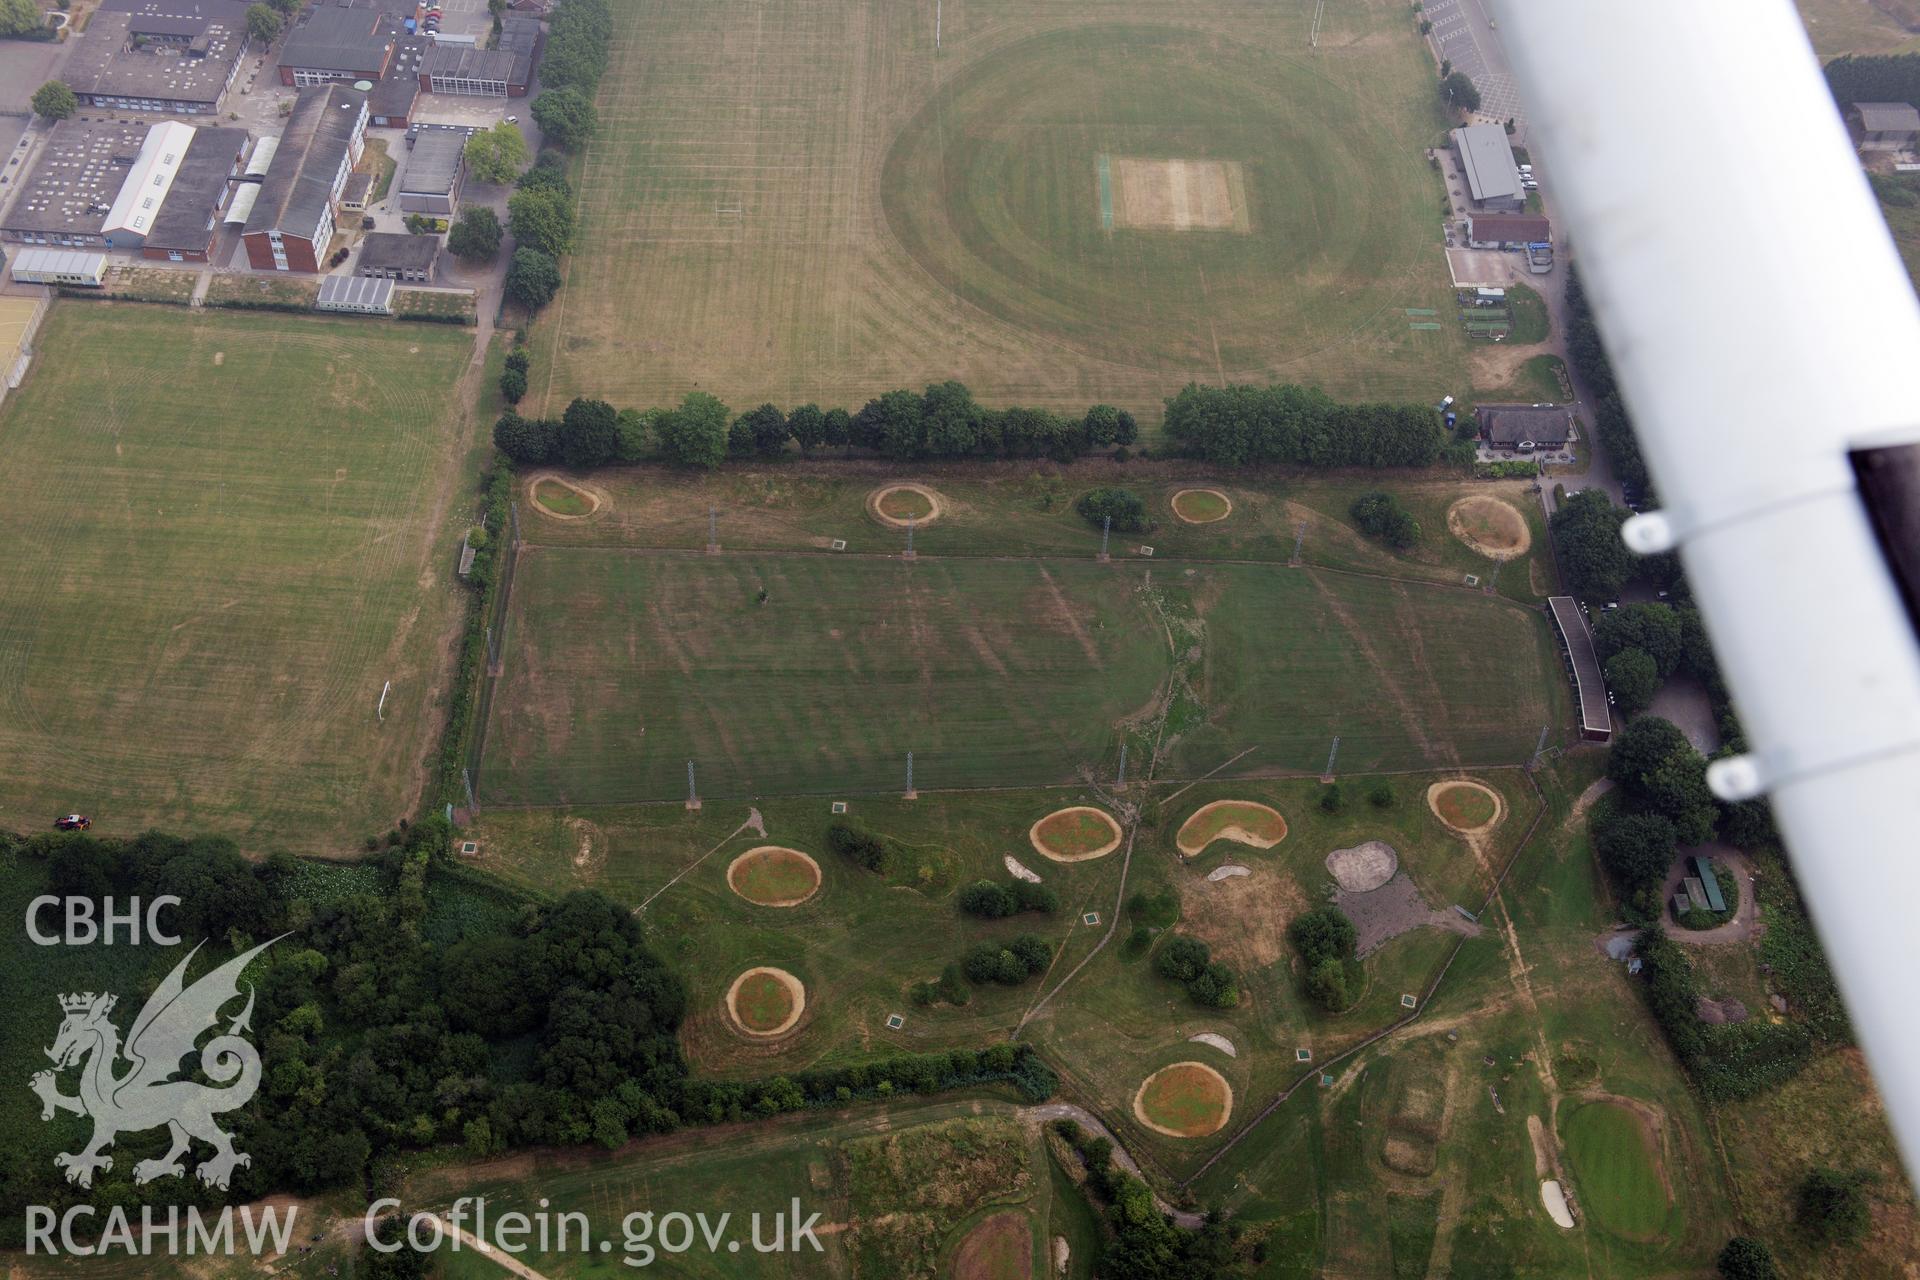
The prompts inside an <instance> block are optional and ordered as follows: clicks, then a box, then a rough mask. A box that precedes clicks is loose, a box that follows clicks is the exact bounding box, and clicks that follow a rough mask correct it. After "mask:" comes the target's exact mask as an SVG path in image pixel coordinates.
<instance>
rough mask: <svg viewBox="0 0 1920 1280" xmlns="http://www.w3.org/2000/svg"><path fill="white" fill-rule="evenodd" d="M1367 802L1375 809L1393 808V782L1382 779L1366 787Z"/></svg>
mask: <svg viewBox="0 0 1920 1280" xmlns="http://www.w3.org/2000/svg"><path fill="white" fill-rule="evenodd" d="M1367 803H1368V804H1370V805H1372V806H1373V807H1374V808H1376V809H1391V808H1393V784H1392V783H1391V782H1387V781H1385V780H1384V779H1383V780H1381V781H1379V782H1376V783H1374V784H1373V786H1371V787H1369V788H1368V789H1367Z"/></svg>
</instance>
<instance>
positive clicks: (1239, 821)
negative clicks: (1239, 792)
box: [1174, 800, 1287, 858]
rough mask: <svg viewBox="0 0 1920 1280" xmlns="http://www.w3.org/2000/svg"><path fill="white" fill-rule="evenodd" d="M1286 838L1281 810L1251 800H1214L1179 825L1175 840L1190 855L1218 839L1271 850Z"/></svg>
mask: <svg viewBox="0 0 1920 1280" xmlns="http://www.w3.org/2000/svg"><path fill="white" fill-rule="evenodd" d="M1286 838H1287V820H1286V819H1285V818H1283V817H1281V816H1280V813H1279V811H1278V810H1276V809H1272V808H1269V807H1268V806H1266V805H1264V804H1259V803H1256V802H1255V801H1252V800H1215V801H1214V802H1213V803H1212V804H1204V805H1201V806H1200V807H1199V808H1198V809H1196V810H1194V811H1193V816H1192V817H1190V818H1188V819H1187V820H1186V821H1185V822H1183V823H1181V824H1180V833H1179V834H1178V835H1177V836H1175V837H1174V843H1175V844H1176V845H1178V846H1179V849H1180V852H1181V853H1182V854H1184V855H1185V856H1187V857H1189V858H1191V857H1193V856H1194V855H1195V854H1197V853H1199V852H1200V851H1201V850H1203V849H1205V848H1206V847H1207V846H1208V845H1210V844H1212V843H1213V842H1214V841H1215V840H1232V841H1233V842H1235V843H1236V844H1244V845H1247V846H1248V847H1250V848H1254V849H1271V848H1273V846H1275V845H1277V844H1279V843H1280V842H1281V841H1282V840H1285V839H1286Z"/></svg>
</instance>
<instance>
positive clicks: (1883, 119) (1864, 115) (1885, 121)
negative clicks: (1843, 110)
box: [1853, 102, 1920, 133]
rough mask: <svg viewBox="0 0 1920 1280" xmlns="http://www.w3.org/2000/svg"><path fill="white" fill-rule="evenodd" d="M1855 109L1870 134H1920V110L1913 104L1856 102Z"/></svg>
mask: <svg viewBox="0 0 1920 1280" xmlns="http://www.w3.org/2000/svg"><path fill="white" fill-rule="evenodd" d="M1853 109H1854V110H1855V111H1858V112H1859V113H1860V127H1861V128H1862V129H1865V130H1866V131H1867V132H1868V133H1916V132H1920V109H1916V108H1915V107H1914V105H1913V104H1912V103H1911V102H1856V103H1854V104H1853Z"/></svg>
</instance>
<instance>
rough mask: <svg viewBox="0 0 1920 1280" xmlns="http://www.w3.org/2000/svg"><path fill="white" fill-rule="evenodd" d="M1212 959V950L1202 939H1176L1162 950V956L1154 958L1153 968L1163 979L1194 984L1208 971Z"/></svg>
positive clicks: (1170, 941)
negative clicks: (1194, 981) (1208, 964)
mask: <svg viewBox="0 0 1920 1280" xmlns="http://www.w3.org/2000/svg"><path fill="white" fill-rule="evenodd" d="M1212 959H1213V951H1212V949H1211V948H1209V947H1208V946H1207V944H1206V943H1204V942H1202V941H1200V939H1198V938H1185V937H1175V938H1172V939H1169V940H1168V942H1167V945H1166V946H1164V947H1161V948H1160V954H1159V955H1157V956H1155V957H1154V958H1153V968H1154V971H1155V972H1156V973H1158V974H1159V975H1160V976H1161V977H1163V978H1172V979H1173V980H1174V981H1176V982H1192V981H1193V980H1194V979H1195V978H1197V977H1199V976H1200V975H1201V974H1202V973H1204V972H1205V971H1206V968H1207V963H1208V961H1210V960H1212Z"/></svg>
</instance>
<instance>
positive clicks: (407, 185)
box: [400, 129, 467, 196]
mask: <svg viewBox="0 0 1920 1280" xmlns="http://www.w3.org/2000/svg"><path fill="white" fill-rule="evenodd" d="M466 150H467V135H466V134H465V133H463V132H461V131H459V130H455V129H422V130H421V131H420V132H419V134H418V135H417V136H415V138H414V140H413V150H411V151H410V152H408V153H407V172H406V176H405V177H403V178H401V179H400V194H401V195H414V196H444V195H451V194H452V192H453V188H454V186H455V184H457V183H458V182H459V181H460V165H461V163H462V159H463V157H464V156H465V155H466Z"/></svg>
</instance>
